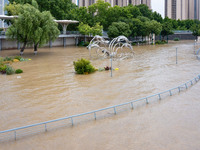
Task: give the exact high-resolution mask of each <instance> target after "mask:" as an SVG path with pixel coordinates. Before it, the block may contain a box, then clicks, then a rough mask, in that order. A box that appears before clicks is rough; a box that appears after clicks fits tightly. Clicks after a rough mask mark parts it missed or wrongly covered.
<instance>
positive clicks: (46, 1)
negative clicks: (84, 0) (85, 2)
mask: <svg viewBox="0 0 200 150" xmlns="http://www.w3.org/2000/svg"><path fill="white" fill-rule="evenodd" d="M9 2H10V3H14V2H15V3H17V4H26V3H28V4H31V5H32V0H9ZM36 2H37V3H38V9H39V10H40V11H50V12H51V14H52V16H53V17H55V18H56V19H57V20H62V19H70V18H71V14H70V11H71V10H72V9H74V8H77V6H76V4H74V3H72V1H71V0H36Z"/></svg>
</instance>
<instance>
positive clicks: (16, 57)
mask: <svg viewBox="0 0 200 150" xmlns="http://www.w3.org/2000/svg"><path fill="white" fill-rule="evenodd" d="M21 58H22V57H21V56H15V57H14V59H18V60H19V61H20V59H21Z"/></svg>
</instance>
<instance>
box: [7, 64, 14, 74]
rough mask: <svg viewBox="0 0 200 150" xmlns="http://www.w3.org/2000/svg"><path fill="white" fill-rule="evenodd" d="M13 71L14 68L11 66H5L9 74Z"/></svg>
mask: <svg viewBox="0 0 200 150" xmlns="http://www.w3.org/2000/svg"><path fill="white" fill-rule="evenodd" d="M14 73H15V70H14V69H13V68H12V67H11V66H7V68H6V74H7V75H11V74H14Z"/></svg>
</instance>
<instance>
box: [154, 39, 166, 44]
mask: <svg viewBox="0 0 200 150" xmlns="http://www.w3.org/2000/svg"><path fill="white" fill-rule="evenodd" d="M166 43H167V42H166V41H165V40H162V41H160V40H158V41H156V42H155V44H166Z"/></svg>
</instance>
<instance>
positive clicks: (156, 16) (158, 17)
mask: <svg viewBox="0 0 200 150" xmlns="http://www.w3.org/2000/svg"><path fill="white" fill-rule="evenodd" d="M152 16H153V20H156V21H157V22H160V23H163V18H162V16H161V14H159V13H157V12H156V11H154V12H153V14H152Z"/></svg>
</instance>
